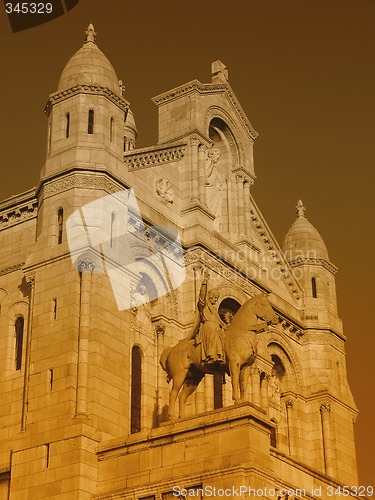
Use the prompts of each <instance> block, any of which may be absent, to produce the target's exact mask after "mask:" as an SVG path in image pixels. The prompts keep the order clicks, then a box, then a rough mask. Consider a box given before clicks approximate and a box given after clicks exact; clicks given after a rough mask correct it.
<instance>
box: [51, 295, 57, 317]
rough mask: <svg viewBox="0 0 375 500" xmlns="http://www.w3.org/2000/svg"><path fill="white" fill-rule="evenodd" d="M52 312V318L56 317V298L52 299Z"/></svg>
mask: <svg viewBox="0 0 375 500" xmlns="http://www.w3.org/2000/svg"><path fill="white" fill-rule="evenodd" d="M52 314H53V319H56V318H57V299H52Z"/></svg>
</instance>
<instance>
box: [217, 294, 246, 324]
mask: <svg viewBox="0 0 375 500" xmlns="http://www.w3.org/2000/svg"><path fill="white" fill-rule="evenodd" d="M240 307H241V304H240V303H239V302H238V301H237V300H235V299H233V298H232V297H227V298H226V299H224V300H222V301H221V302H220V305H219V308H218V309H219V315H220V318H221V319H222V320H223V321H224V323H227V324H229V323H230V322H231V320H232V318H233V316H234V315H235V314H236V312H237V311H238V309H239V308H240Z"/></svg>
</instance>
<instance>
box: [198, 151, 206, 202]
mask: <svg viewBox="0 0 375 500" xmlns="http://www.w3.org/2000/svg"><path fill="white" fill-rule="evenodd" d="M206 154H207V146H205V145H204V144H201V145H200V146H199V147H198V184H199V201H200V202H201V203H202V204H203V205H205V204H206V169H205V161H206Z"/></svg>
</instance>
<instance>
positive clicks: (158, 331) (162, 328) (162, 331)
mask: <svg viewBox="0 0 375 500" xmlns="http://www.w3.org/2000/svg"><path fill="white" fill-rule="evenodd" d="M155 333H156V336H157V337H159V335H162V336H164V334H165V325H162V324H161V323H158V324H157V325H155Z"/></svg>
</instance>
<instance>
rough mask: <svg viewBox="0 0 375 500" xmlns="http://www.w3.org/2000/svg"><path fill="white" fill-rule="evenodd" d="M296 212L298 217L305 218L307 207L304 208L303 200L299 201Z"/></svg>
mask: <svg viewBox="0 0 375 500" xmlns="http://www.w3.org/2000/svg"><path fill="white" fill-rule="evenodd" d="M296 212H297V214H298V217H305V212H306V207H305V206H304V204H303V203H302V201H301V200H298V203H297V206H296Z"/></svg>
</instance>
